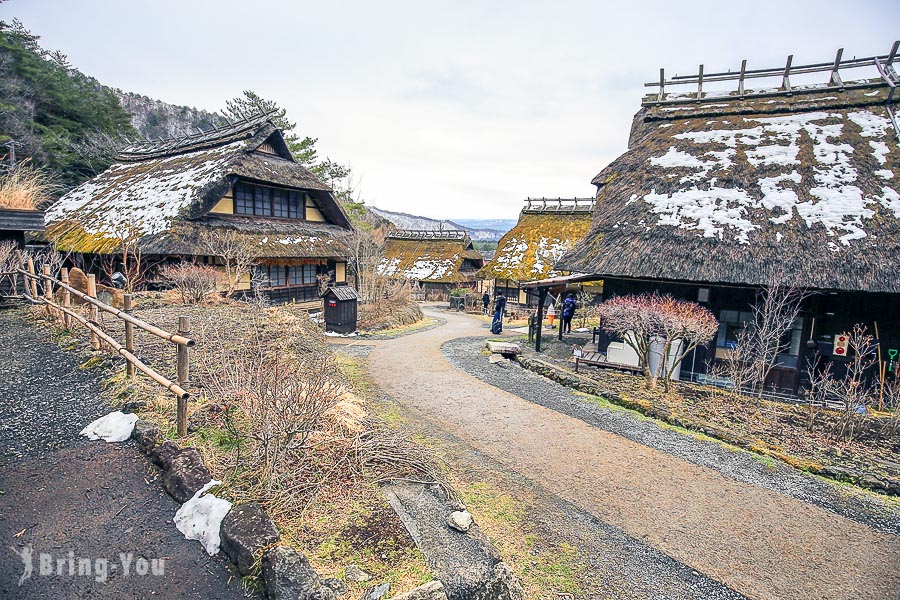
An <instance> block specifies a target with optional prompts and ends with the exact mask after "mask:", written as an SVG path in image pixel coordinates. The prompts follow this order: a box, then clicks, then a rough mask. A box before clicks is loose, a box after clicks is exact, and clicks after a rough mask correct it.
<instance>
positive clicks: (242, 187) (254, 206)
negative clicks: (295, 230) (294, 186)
mask: <svg viewBox="0 0 900 600" xmlns="http://www.w3.org/2000/svg"><path fill="white" fill-rule="evenodd" d="M305 208H306V194H305V193H303V192H298V191H295V190H285V189H281V188H274V187H269V186H264V185H253V184H251V183H243V182H240V183H238V184H236V185H235V186H234V213H235V214H237V215H253V216H257V217H277V218H280V219H305V218H306V210H305Z"/></svg>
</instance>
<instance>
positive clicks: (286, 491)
mask: <svg viewBox="0 0 900 600" xmlns="http://www.w3.org/2000/svg"><path fill="white" fill-rule="evenodd" d="M194 329H195V337H196V338H197V339H198V340H200V344H199V346H198V351H197V353H196V356H197V362H198V363H199V364H198V367H199V368H198V373H199V374H200V377H201V380H202V382H203V386H204V389H205V391H206V393H208V394H210V396H211V397H213V398H217V399H218V401H220V402H222V403H223V404H224V415H225V416H224V421H225V427H226V429H227V431H228V432H229V434H230V436H231V439H232V440H234V443H233V444H231V446H230V447H231V450H230V453H229V456H228V459H227V465H228V468H230V469H231V470H232V471H233V475H234V477H232V478H231V481H232V485H233V486H234V489H233V491H234V493H235V494H236V495H237V496H241V495H244V496H245V497H252V498H254V499H262V500H263V501H264V502H265V503H266V505H267V508H269V509H270V510H273V511H274V512H275V513H276V514H281V515H286V516H290V517H294V516H296V513H297V511H302V510H304V509H305V508H306V507H307V506H309V504H310V503H311V502H312V500H313V499H314V498H315V496H316V495H317V494H318V493H319V491H320V490H322V489H325V488H326V487H330V486H332V485H334V484H339V485H340V484H342V483H345V482H348V481H350V480H354V479H356V478H366V479H369V480H375V481H390V480H396V479H411V480H421V481H428V482H434V481H441V479H440V473H439V465H438V464H437V462H436V461H435V460H434V459H433V458H432V457H431V455H430V453H429V452H428V451H426V450H425V449H424V448H423V447H421V446H419V445H418V444H415V443H414V442H412V441H411V440H409V439H408V437H407V436H403V435H400V434H395V433H391V432H390V431H389V430H388V428H387V427H385V426H384V425H383V424H382V423H381V422H380V421H378V420H376V419H371V418H369V417H368V416H366V415H365V411H363V410H362V409H361V408H359V406H358V404H354V398H353V397H352V395H351V394H349V393H348V390H347V389H346V387H345V386H344V385H343V383H342V377H341V376H340V374H339V372H338V369H337V367H336V365H335V362H334V358H333V355H332V354H331V353H330V352H329V351H328V349H327V348H326V347H325V345H324V342H323V341H322V340H321V336H320V335H317V333H318V332H317V330H316V329H315V326H314V325H313V324H312V323H311V322H310V321H309V320H308V319H307V318H305V317H293V316H287V315H286V313H284V312H282V311H280V310H279V309H265V308H263V307H260V306H258V305H255V304H247V305H245V307H244V308H242V310H241V311H240V313H239V314H237V313H236V314H234V316H232V317H231V318H223V317H222V315H216V316H208V317H206V318H202V317H201V318H199V319H198V322H197V323H196V324H195V325H194ZM348 487H349V486H348Z"/></svg>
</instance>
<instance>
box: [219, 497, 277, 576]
mask: <svg viewBox="0 0 900 600" xmlns="http://www.w3.org/2000/svg"><path fill="white" fill-rule="evenodd" d="M219 535H220V536H221V538H222V551H223V552H225V554H226V555H227V556H228V558H230V559H231V562H233V563H234V564H235V565H237V568H238V572H239V573H240V574H241V575H251V574H252V573H253V567H254V565H255V563H256V558H257V556H258V555H259V553H260V552H261V551H262V549H263V548H266V547H267V546H271V545H272V544H275V543H276V542H278V540H279V539H281V536H280V535H279V533H278V529H277V528H276V527H275V523H273V522H272V519H270V518H269V515H267V514H266V511H265V509H264V508H263V507H262V506H261V505H260V504H259V503H258V502H250V503H248V504H241V505H240V506H235V507H234V508H232V509H231V510H230V511H228V514H227V515H225V518H224V519H223V520H222V527H221V529H220V531H219Z"/></svg>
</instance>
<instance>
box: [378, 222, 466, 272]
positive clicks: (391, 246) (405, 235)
mask: <svg viewBox="0 0 900 600" xmlns="http://www.w3.org/2000/svg"><path fill="white" fill-rule="evenodd" d="M460 233H461V234H462V235H459V234H460ZM466 259H468V260H470V261H474V262H475V263H476V264H478V265H481V264H483V259H482V256H481V254H480V253H479V252H478V251H477V250H475V248H474V246H473V244H472V240H471V239H470V238H469V236H468V235H467V234H466V233H465V232H464V231H460V232H457V231H455V230H450V231H418V230H395V231H392V232H391V233H390V234H388V236H387V238H386V239H385V242H384V259H383V260H382V262H381V264H380V265H379V266H378V271H379V272H380V273H381V274H383V275H386V276H388V277H402V278H404V279H413V280H416V281H422V282H428V283H463V282H468V281H471V280H472V279H473V277H474V275H475V271H476V270H477V269H466V268H465V267H464V264H463V261H464V260H466Z"/></svg>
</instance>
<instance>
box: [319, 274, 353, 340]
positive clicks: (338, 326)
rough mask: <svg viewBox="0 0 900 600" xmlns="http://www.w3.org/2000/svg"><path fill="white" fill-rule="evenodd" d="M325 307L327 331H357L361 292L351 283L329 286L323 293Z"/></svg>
mask: <svg viewBox="0 0 900 600" xmlns="http://www.w3.org/2000/svg"><path fill="white" fill-rule="evenodd" d="M322 299H323V304H324V308H325V331H331V332H334V333H353V332H354V331H356V305H357V303H358V301H359V294H358V293H357V292H356V290H355V289H353V288H352V287H350V286H349V285H335V286H331V287H329V288H328V289H327V290H325V292H324V293H323V294H322Z"/></svg>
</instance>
